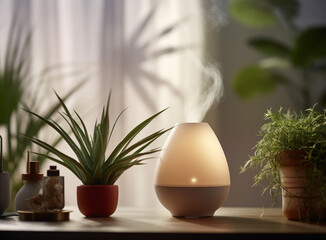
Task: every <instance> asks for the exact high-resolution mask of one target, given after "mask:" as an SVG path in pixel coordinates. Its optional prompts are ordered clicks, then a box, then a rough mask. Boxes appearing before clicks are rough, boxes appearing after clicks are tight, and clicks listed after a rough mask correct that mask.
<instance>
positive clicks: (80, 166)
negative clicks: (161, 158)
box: [26, 93, 170, 185]
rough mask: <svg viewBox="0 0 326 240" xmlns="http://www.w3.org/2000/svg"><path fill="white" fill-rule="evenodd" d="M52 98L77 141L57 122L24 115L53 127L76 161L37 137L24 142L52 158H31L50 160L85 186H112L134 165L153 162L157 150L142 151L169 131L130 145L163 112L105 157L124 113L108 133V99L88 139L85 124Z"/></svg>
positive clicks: (127, 137)
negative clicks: (71, 173) (37, 147)
mask: <svg viewBox="0 0 326 240" xmlns="http://www.w3.org/2000/svg"><path fill="white" fill-rule="evenodd" d="M55 94H56V96H57V98H58V100H59V102H60V104H61V106H62V107H63V109H64V112H59V114H60V115H61V117H62V118H63V119H64V120H65V121H66V123H67V124H68V125H69V128H70V129H69V130H70V131H71V132H72V134H73V136H74V137H75V139H76V141H74V140H73V139H72V138H71V137H70V136H69V134H68V133H67V130H65V129H63V128H62V127H61V126H60V125H59V124H58V123H57V122H56V121H53V120H51V119H48V118H45V117H42V116H40V115H39V114H37V113H34V112H32V111H30V110H28V109H26V111H27V112H29V113H31V114H32V115H34V116H36V117H37V118H38V119H40V120H41V121H43V122H44V123H46V124H48V125H49V126H50V127H52V128H53V129H54V130H55V131H56V132H57V133H58V134H59V135H60V136H61V137H62V139H63V140H64V141H65V142H66V143H67V144H68V145H69V147H70V148H71V149H72V150H73V152H74V153H75V155H76V158H77V159H74V158H73V157H70V156H68V155H66V154H65V153H63V152H61V151H59V150H58V149H56V148H55V147H53V146H51V145H50V144H48V143H46V142H45V141H43V140H40V139H38V138H36V137H31V136H26V138H28V139H29V140H30V141H32V142H33V143H35V144H37V145H38V146H40V147H42V148H44V149H45V150H47V151H49V152H50V153H52V154H53V155H54V156H48V155H45V154H43V153H38V152H34V154H37V155H39V156H42V157H45V158H48V159H51V160H53V161H55V162H57V163H58V164H61V165H63V166H65V167H67V168H68V169H69V170H71V171H72V172H73V173H74V174H75V175H76V176H77V177H78V178H79V179H80V180H81V182H82V183H83V184H84V185H112V184H114V183H115V181H116V180H117V179H118V178H119V177H120V175H121V174H122V173H123V172H124V171H125V170H127V169H129V168H130V167H132V166H134V165H141V164H143V161H144V160H148V159H150V158H152V157H150V156H149V155H151V154H153V153H156V152H158V151H160V149H159V148H154V149H151V150H147V151H145V148H147V147H148V146H149V145H150V144H151V143H153V142H154V141H155V140H156V139H157V138H159V137H160V136H161V135H162V134H164V133H165V132H167V131H169V130H170V129H166V130H164V129H161V130H159V131H156V132H154V133H152V134H150V135H148V136H147V137H145V138H142V139H141V140H139V141H137V142H136V143H133V144H131V142H132V141H133V139H134V138H135V137H136V136H137V135H138V134H139V133H140V132H141V131H142V130H143V128H144V127H146V126H147V125H148V124H149V123H150V122H151V121H152V120H154V119H155V118H156V117H157V116H158V115H160V114H161V113H162V112H164V111H165V110H166V109H164V110H162V111H160V112H158V113H156V114H154V115H153V116H151V117H149V118H147V119H146V120H144V121H143V122H141V123H140V124H138V125H137V126H136V127H135V128H134V129H133V130H132V131H130V132H129V133H128V134H127V135H126V136H125V137H124V138H123V139H122V141H121V142H120V143H119V144H117V146H116V147H115V148H114V149H113V151H112V152H111V154H109V156H107V157H106V149H107V147H108V145H109V142H110V139H111V137H112V133H113V131H114V128H115V126H116V123H117V121H118V120H119V118H120V116H121V115H122V113H123V112H124V111H122V112H121V113H120V114H119V115H118V117H117V119H116V120H115V122H114V124H113V126H112V129H110V120H109V105H110V96H111V94H110V95H109V97H108V102H107V104H106V106H105V107H103V111H102V116H101V121H100V122H99V123H97V121H96V122H95V125H94V129H93V136H90V135H89V133H88V130H87V128H86V126H85V123H84V121H83V120H82V118H81V117H80V115H79V114H78V113H77V112H76V111H74V113H75V116H73V114H72V113H71V112H70V111H69V110H68V108H67V106H66V105H65V103H64V100H63V99H61V98H60V96H59V95H58V94H57V93H55ZM76 119H77V120H76Z"/></svg>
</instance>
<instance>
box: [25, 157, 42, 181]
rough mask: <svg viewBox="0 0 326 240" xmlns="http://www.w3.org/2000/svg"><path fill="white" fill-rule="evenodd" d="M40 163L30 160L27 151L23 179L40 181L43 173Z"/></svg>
mask: <svg viewBox="0 0 326 240" xmlns="http://www.w3.org/2000/svg"><path fill="white" fill-rule="evenodd" d="M39 164H40V163H39V162H36V161H29V151H28V152H27V164H26V173H24V174H22V180H23V181H39V180H42V178H43V174H40V165H39Z"/></svg>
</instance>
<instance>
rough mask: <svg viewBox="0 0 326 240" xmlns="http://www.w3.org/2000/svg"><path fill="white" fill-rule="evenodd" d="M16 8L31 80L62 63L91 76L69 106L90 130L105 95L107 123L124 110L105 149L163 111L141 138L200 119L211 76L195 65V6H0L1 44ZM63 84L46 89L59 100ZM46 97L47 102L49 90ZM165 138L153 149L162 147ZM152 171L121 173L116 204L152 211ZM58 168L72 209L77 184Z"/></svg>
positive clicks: (133, 0)
mask: <svg viewBox="0 0 326 240" xmlns="http://www.w3.org/2000/svg"><path fill="white" fill-rule="evenodd" d="M15 8H21V14H20V17H23V18H26V19H25V21H26V22H29V24H30V26H31V27H32V29H33V41H32V43H33V44H32V57H33V58H32V60H33V61H32V72H33V74H37V73H39V72H41V71H42V69H44V68H46V67H49V66H57V65H60V66H64V65H66V66H74V67H76V66H77V68H79V69H82V70H83V72H84V73H85V72H86V75H88V76H90V79H89V80H88V81H87V83H86V84H85V86H84V87H83V88H82V90H81V91H79V92H78V93H77V94H75V95H74V98H73V99H72V100H71V101H70V102H69V106H71V107H74V108H76V109H77V110H78V111H79V112H81V113H82V115H83V117H84V118H86V120H87V123H88V126H89V127H92V124H93V122H94V121H95V119H96V118H99V113H100V111H101V108H102V106H103V105H104V104H105V102H106V98H107V96H108V93H109V91H110V89H111V90H112V99H111V100H112V101H111V109H110V110H111V112H110V114H111V118H112V120H113V119H115V117H116V116H117V115H118V114H119V113H120V112H121V111H122V110H123V109H124V108H126V107H127V108H128V109H127V111H126V113H125V114H124V115H123V117H122V118H121V120H120V122H119V123H118V125H117V128H116V132H115V134H114V142H113V145H111V146H114V144H115V143H117V141H118V140H119V139H121V138H122V137H123V136H124V135H125V134H126V133H127V132H128V131H130V130H131V129H132V128H133V127H134V126H136V124H138V123H140V122H141V121H142V120H144V119H145V118H147V117H148V116H150V115H152V114H154V113H155V112H158V111H159V110H161V109H163V108H166V107H169V109H168V110H167V111H166V112H165V113H164V114H162V115H161V116H160V117H159V118H158V119H156V120H155V121H154V122H153V123H152V124H151V125H150V126H148V128H147V129H146V130H145V131H144V134H146V133H147V134H148V133H151V132H153V131H155V130H158V129H161V128H167V127H170V126H173V125H174V124H176V123H178V122H184V121H200V120H201V119H202V117H203V113H202V112H203V110H205V107H206V108H207V106H205V103H203V102H201V101H200V100H201V99H202V98H201V97H202V95H201V94H202V90H203V84H202V83H203V82H202V81H204V80H205V78H204V77H203V74H204V75H205V74H210V73H209V68H205V67H204V66H203V65H202V64H201V62H202V55H203V54H202V50H203V40H204V32H203V18H202V15H201V3H200V1H199V0H187V1H181V0H161V1H153V0H108V1H105V0H91V1H90V0H69V1H67V0H20V1H17V0H16V1H12V0H0V28H1V27H3V26H4V27H3V29H2V30H3V31H2V32H1V33H0V34H1V35H0V36H1V39H6V38H5V37H2V36H4V35H5V34H6V31H5V29H6V26H8V22H9V20H10V15H11V12H12V9H15ZM0 31H1V29H0ZM3 46H4V45H3V43H1V45H0V47H3ZM214 74H216V72H215V73H214ZM215 77H216V76H215ZM217 77H219V76H217ZM62 78H63V79H61V80H60V81H56V82H55V83H53V88H55V90H56V91H57V92H58V93H59V94H60V93H64V92H65V91H67V90H68V89H70V88H71V87H72V86H74V85H75V84H76V77H74V76H69V77H67V76H65V77H62ZM204 86H205V84H204ZM46 95H47V96H49V98H52V97H53V96H52V95H53V93H52V92H51V91H49V92H48V93H47V94H46ZM166 137H167V135H165V136H163V137H162V138H161V139H160V141H158V142H157V145H159V146H162V145H163V143H164V140H165V138H166ZM62 147H64V146H62ZM64 151H67V152H68V153H70V152H69V150H68V149H66V150H64ZM70 154H72V153H70ZM155 165H156V160H151V161H150V162H148V164H147V165H145V166H140V167H134V168H133V169H130V170H128V171H127V172H125V173H124V174H123V175H122V177H121V179H119V180H118V182H117V184H118V185H119V190H120V198H119V205H120V206H139V207H141V206H151V207H155V206H158V205H159V204H158V201H157V199H156V195H155V191H154V186H153V185H154V169H155ZM60 169H61V172H62V174H63V175H64V176H65V179H66V204H67V205H75V204H76V199H75V188H76V186H77V185H79V184H81V183H80V182H79V180H78V179H76V178H75V177H74V176H73V175H72V174H71V173H70V172H69V171H68V170H65V169H64V168H63V167H60Z"/></svg>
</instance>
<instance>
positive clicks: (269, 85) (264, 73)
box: [232, 65, 286, 99]
mask: <svg viewBox="0 0 326 240" xmlns="http://www.w3.org/2000/svg"><path fill="white" fill-rule="evenodd" d="M285 82H286V79H285V78H284V77H283V76H282V75H280V74H278V73H276V72H273V71H272V70H271V69H266V68H263V67H261V66H259V65H249V66H246V67H244V68H242V69H241V70H240V71H239V72H238V73H237V74H236V75H235V76H234V78H233V81H232V87H233V89H234V91H235V92H236V93H237V95H238V96H239V97H241V98H243V99H250V98H252V97H255V96H258V95H263V94H266V93H271V92H273V91H274V90H275V89H276V87H277V86H278V85H279V84H281V83H285Z"/></svg>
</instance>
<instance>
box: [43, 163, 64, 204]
mask: <svg viewBox="0 0 326 240" xmlns="http://www.w3.org/2000/svg"><path fill="white" fill-rule="evenodd" d="M43 197H44V208H45V209H51V210H55V209H57V210H60V209H63V208H64V206H65V197H64V177H63V176H60V171H59V170H58V169H57V167H56V166H50V169H48V170H47V176H46V177H44V182H43Z"/></svg>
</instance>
